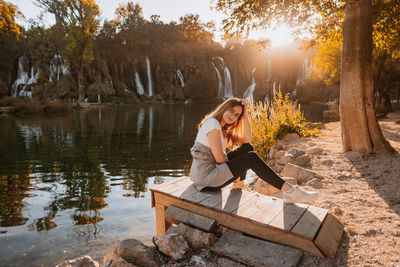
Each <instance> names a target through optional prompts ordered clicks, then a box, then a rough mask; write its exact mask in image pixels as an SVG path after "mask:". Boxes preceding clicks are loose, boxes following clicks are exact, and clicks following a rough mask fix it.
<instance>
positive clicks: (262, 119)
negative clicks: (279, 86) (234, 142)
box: [248, 90, 319, 159]
mask: <svg viewBox="0 0 400 267" xmlns="http://www.w3.org/2000/svg"><path fill="white" fill-rule="evenodd" d="M248 112H249V121H250V124H251V130H252V136H253V140H252V144H253V145H254V149H255V150H256V152H257V153H258V154H259V155H260V156H261V157H262V158H264V159H266V158H267V155H268V152H269V150H270V148H271V147H272V146H273V145H274V143H275V141H276V140H277V139H279V138H281V137H283V136H284V135H285V134H287V133H297V134H299V135H300V136H316V135H317V134H318V133H319V130H318V129H309V128H308V127H307V121H306V119H305V118H304V116H303V112H302V111H301V110H300V105H298V104H297V103H296V102H293V101H291V100H290V99H289V95H283V94H282V93H281V92H280V91H279V92H276V91H275V90H274V92H273V99H272V102H271V103H268V104H264V103H262V102H259V103H250V104H249V108H248Z"/></svg>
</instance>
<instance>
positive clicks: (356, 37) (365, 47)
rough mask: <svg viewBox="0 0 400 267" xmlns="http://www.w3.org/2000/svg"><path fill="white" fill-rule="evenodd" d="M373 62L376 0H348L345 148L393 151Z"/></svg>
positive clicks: (342, 89)
mask: <svg viewBox="0 0 400 267" xmlns="http://www.w3.org/2000/svg"><path fill="white" fill-rule="evenodd" d="M371 64H372V1H371V0H348V1H347V2H346V14H345V21H344V28H343V53H342V74H341V81H340V122H341V131H342V145H343V151H350V150H351V151H357V152H361V153H372V152H377V153H383V152H390V151H393V148H392V147H391V146H390V144H389V143H388V141H387V140H386V139H385V138H384V136H383V134H382V131H381V129H380V126H379V124H378V122H377V120H376V117H375V111H374V106H373V81H372V67H371Z"/></svg>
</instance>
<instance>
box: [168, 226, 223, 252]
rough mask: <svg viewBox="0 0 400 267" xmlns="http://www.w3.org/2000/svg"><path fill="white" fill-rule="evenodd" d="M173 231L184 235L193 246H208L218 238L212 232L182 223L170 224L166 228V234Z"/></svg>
mask: <svg viewBox="0 0 400 267" xmlns="http://www.w3.org/2000/svg"><path fill="white" fill-rule="evenodd" d="M173 233H174V234H178V235H182V236H184V237H185V239H186V240H187V241H188V242H189V243H190V244H192V246H193V247H195V248H210V247H211V246H212V245H214V243H215V242H216V241H217V239H218V238H217V237H216V236H215V235H214V234H212V233H206V232H203V231H201V230H198V229H194V228H192V227H190V226H187V225H185V224H183V223H180V224H179V225H178V226H172V227H170V228H169V229H168V231H167V234H173Z"/></svg>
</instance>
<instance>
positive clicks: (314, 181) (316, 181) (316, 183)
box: [306, 178, 322, 188]
mask: <svg viewBox="0 0 400 267" xmlns="http://www.w3.org/2000/svg"><path fill="white" fill-rule="evenodd" d="M306 185H308V186H312V187H314V188H322V182H321V180H320V179H318V178H312V179H311V180H310V181H308V182H307V183H306Z"/></svg>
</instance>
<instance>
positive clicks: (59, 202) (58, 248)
mask: <svg viewBox="0 0 400 267" xmlns="http://www.w3.org/2000/svg"><path fill="white" fill-rule="evenodd" d="M213 107H214V105H183V104H174V105H172V104H171V105H168V104H154V105H121V106H103V107H95V108H90V109H83V110H73V111H71V112H70V113H68V114H64V115H52V116H47V117H41V116H35V117H25V118H20V117H18V118H17V117H13V116H2V117H0V266H52V265H54V264H55V263H59V262H61V261H62V260H66V259H73V258H75V257H78V256H82V255H85V254H89V255H90V256H91V257H92V258H94V259H95V260H97V261H99V262H100V263H102V258H103V257H104V256H105V254H106V253H107V252H108V251H109V250H110V249H111V248H112V246H113V245H114V243H115V242H116V241H117V240H122V239H126V238H136V239H138V240H141V241H142V242H144V243H145V244H148V245H149V244H151V237H152V236H153V235H154V234H155V216H154V210H153V209H152V208H151V204H150V192H149V188H151V187H152V186H153V185H155V184H159V183H162V182H164V181H168V180H170V179H174V178H176V177H181V176H184V175H188V174H189V169H190V164H191V156H190V151H189V149H190V147H191V146H192V145H193V141H194V138H195V136H196V134H197V128H196V124H197V123H199V122H200V120H201V119H202V117H203V116H204V114H206V113H208V112H210V111H211V109H212V108H213ZM305 110H306V116H307V117H309V118H311V117H312V116H311V117H310V116H309V115H307V114H308V113H307V109H305ZM309 110H315V109H310V108H309ZM321 113H322V112H316V114H317V116H318V114H319V115H320V114H321ZM310 114H311V113H310ZM311 120H313V121H319V120H321V118H318V117H313V118H311Z"/></svg>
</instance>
